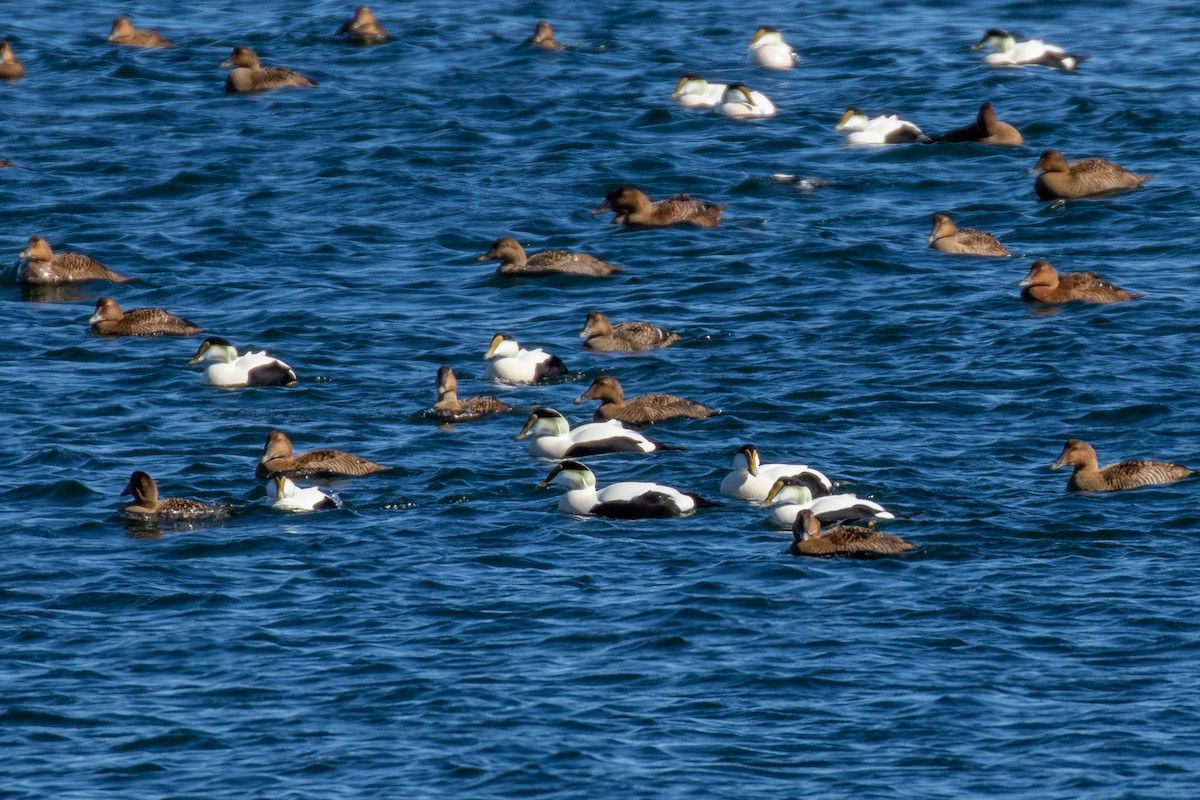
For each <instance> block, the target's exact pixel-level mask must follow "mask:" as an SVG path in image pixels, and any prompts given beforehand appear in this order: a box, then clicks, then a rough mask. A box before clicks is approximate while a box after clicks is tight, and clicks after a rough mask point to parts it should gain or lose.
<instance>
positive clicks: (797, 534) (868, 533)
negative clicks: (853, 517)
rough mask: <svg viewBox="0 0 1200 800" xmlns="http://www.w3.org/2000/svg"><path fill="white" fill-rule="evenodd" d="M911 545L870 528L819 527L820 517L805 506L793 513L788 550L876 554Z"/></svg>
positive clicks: (896, 551) (904, 550) (797, 553)
mask: <svg viewBox="0 0 1200 800" xmlns="http://www.w3.org/2000/svg"><path fill="white" fill-rule="evenodd" d="M915 549H916V545H914V544H913V543H912V542H907V541H905V540H904V539H901V538H900V537H899V536H893V535H892V534H890V533H883V532H882V531H877V530H875V529H874V528H863V527H860V526H857V525H839V526H838V527H836V528H829V529H828V530H826V531H822V530H821V522H820V520H818V519H817V518H816V516H815V515H814V514H813V512H812V511H811V510H810V509H807V508H806V509H804V510H803V511H801V512H800V513H799V514H797V515H796V521H795V522H793V523H792V546H791V547H790V548H789V551H790V552H791V554H792V555H794V556H818V557H821V558H834V557H837V556H845V557H848V558H876V557H879V556H892V555H898V554H900V553H907V552H908V551H909V550H915Z"/></svg>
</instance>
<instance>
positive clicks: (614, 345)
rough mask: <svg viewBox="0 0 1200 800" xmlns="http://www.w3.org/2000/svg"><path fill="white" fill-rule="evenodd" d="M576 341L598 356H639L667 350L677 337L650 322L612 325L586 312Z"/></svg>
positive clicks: (597, 315) (606, 319) (598, 316)
mask: <svg viewBox="0 0 1200 800" xmlns="http://www.w3.org/2000/svg"><path fill="white" fill-rule="evenodd" d="M579 338H580V339H584V340H585V341H584V343H583V346H584V348H586V349H588V350H595V351H597V352H600V353H617V352H621V353H639V352H641V351H642V350H654V349H657V348H659V347H670V346H671V345H673V344H675V342H678V341H679V335H678V334H675V333H671V332H670V331H669V330H667V329H666V328H662V327H659V326H658V325H655V324H653V323H651V322H618V323H617V324H616V325H613V324H612V323H611V322H609V321H608V317H606V316H605V315H603V314H601V313H600V312H599V311H589V312H588V315H587V319H586V320H584V323H583V328H582V330H580V331H579Z"/></svg>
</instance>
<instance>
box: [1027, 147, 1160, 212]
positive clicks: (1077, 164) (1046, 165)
mask: <svg viewBox="0 0 1200 800" xmlns="http://www.w3.org/2000/svg"><path fill="white" fill-rule="evenodd" d="M1035 172H1040V173H1041V174H1040V175H1038V176H1037V179H1036V180H1035V181H1034V183H1033V188H1034V191H1036V192H1037V196H1038V199H1039V200H1077V199H1079V198H1081V197H1096V196H1098V195H1103V194H1109V193H1110V192H1120V191H1124V190H1126V189H1136V188H1138V187H1139V186H1141V185H1142V184H1143V183H1145V182H1146V181H1148V180H1150V179H1151V178H1153V177H1154V176H1153V175H1135V174H1133V173H1132V172H1130V171H1129V170H1127V169H1125V168H1124V167H1122V166H1119V165H1117V164H1114V163H1113V162H1111V161H1108V160H1106V159H1103V158H1087V159H1084V160H1082V161H1071V162H1069V163H1068V162H1067V158H1066V156H1064V155H1063V154H1062V152H1061V151H1059V150H1045V151H1043V152H1042V156H1041V158H1039V159H1038V163H1037V164H1035V165H1034V167H1033V169H1031V170H1029V174H1030V175H1032V174H1033V173H1035Z"/></svg>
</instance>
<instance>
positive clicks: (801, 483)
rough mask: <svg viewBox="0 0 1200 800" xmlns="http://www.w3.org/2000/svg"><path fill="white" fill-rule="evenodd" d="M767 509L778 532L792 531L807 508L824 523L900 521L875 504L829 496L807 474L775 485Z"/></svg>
mask: <svg viewBox="0 0 1200 800" xmlns="http://www.w3.org/2000/svg"><path fill="white" fill-rule="evenodd" d="M772 504H774V505H772ZM763 505H764V506H771V513H770V514H768V515H767V520H768V522H770V524H771V525H773V526H775V527H776V528H785V529H786V528H791V527H792V525H793V523H795V521H796V515H797V514H799V513H800V512H801V511H803V510H804V509H806V508H807V509H809V510H810V511H812V512H813V514H815V515H816V517H817V519H818V520H820V521H821V522H822V523H829V522H848V521H851V520H862V519H868V520H876V519H895V518H896V515H895V514H893V513H892V512H890V511H888V510H887V509H886V508H884V507H883V506H881V505H879V503H876V502H875V501H874V500H864V499H863V498H861V497H858V496H857V495H854V494H829V492H828V490H827V489H826V488H825V487H824V485H822V484H821V483H820V482H819V481H817V480H816V479H815V478H813V476H811V475H804V474H801V475H789V476H788V477H786V478H780V479H779V480H777V481H775V483H774V485H772V486H771V491H769V492H767V498H766V499H765V500H763Z"/></svg>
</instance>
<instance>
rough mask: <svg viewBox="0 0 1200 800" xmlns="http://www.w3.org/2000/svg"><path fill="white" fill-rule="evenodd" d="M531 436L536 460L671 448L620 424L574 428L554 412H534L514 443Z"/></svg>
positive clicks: (611, 423)
mask: <svg viewBox="0 0 1200 800" xmlns="http://www.w3.org/2000/svg"><path fill="white" fill-rule="evenodd" d="M530 436H532V437H533V441H531V442H530V443H529V454H530V455H531V456H533V457H534V458H551V459H561V458H587V457H588V456H598V455H603V454H604V453H653V452H654V451H655V450H665V449H679V448H668V447H667V446H666V445H664V444H662V443H661V442H656V441H654V440H653V439H647V438H646V437H645V436H643V435H642V434H640V433H638V432H637V431H631V430H629V429H627V428H626V427H625V426H624V425H622V424H621V423H620V422H618V421H617V420H609V421H608V422H589V423H587V424H584V425H580V426H579V427H577V428H572V427H571V424H570V423H569V422H567V418H566V417H564V416H563V415H562V414H560V413H559V412H558V411H555V410H554V409H553V408H535V409H534V410H533V412H532V413H531V414H530V415H529V419H527V420H525V425H524V427H522V428H521V432H520V433H518V434H517V435H516V436H514V437H513V438H514V439H518V440H520V439H525V438H528V437H530Z"/></svg>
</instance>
